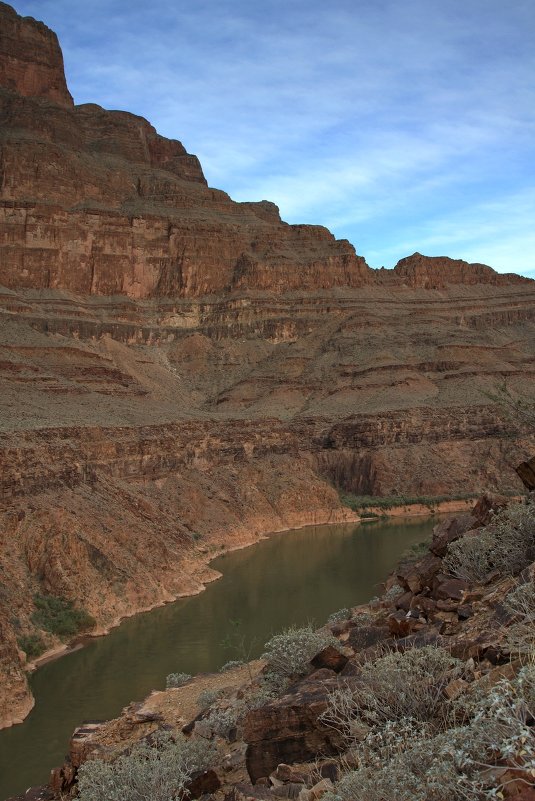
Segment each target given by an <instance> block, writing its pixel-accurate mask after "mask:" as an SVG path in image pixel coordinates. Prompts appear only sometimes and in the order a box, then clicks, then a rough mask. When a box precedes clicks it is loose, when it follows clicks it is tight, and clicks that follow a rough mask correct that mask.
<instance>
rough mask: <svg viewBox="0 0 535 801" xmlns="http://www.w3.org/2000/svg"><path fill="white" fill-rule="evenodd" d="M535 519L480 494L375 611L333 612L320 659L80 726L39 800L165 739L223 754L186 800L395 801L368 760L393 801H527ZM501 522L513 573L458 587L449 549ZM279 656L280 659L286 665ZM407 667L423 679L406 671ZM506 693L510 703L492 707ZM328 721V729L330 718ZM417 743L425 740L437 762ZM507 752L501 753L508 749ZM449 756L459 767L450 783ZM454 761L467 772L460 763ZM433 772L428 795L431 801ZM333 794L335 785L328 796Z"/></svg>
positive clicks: (410, 563)
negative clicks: (509, 537) (92, 766)
mask: <svg viewBox="0 0 535 801" xmlns="http://www.w3.org/2000/svg"><path fill="white" fill-rule="evenodd" d="M504 507H505V509H504ZM513 510H514V511H513ZM534 519H535V518H534V506H533V503H532V504H531V506H529V505H528V506H523V507H522V506H521V505H516V507H513V506H512V505H509V507H507V500H506V499H504V498H497V497H494V498H489V497H488V496H485V497H483V498H482V499H480V501H479V502H478V504H477V505H476V506H475V508H474V509H473V511H472V512H471V513H470V514H466V515H464V516H462V517H459V518H454V519H448V520H445V521H443V522H442V523H440V524H438V525H437V526H436V527H435V529H434V534H433V538H432V541H431V542H430V543H429V547H428V548H426V549H424V550H423V552H422V554H421V555H420V556H412V557H409V558H407V559H406V560H405V561H403V562H402V563H401V564H400V565H399V566H398V567H397V569H396V570H395V572H394V573H393V574H392V576H390V578H389V579H388V581H387V583H386V591H385V593H384V594H383V595H382V597H381V598H378V599H375V600H374V601H372V602H370V604H369V605H366V606H363V607H358V608H355V609H353V610H351V611H349V610H344V611H343V612H342V611H341V613H340V615H339V619H338V620H337V621H331V622H330V624H328V626H327V627H326V628H325V629H324V630H323V634H322V635H321V636H320V635H319V633H318V634H316V637H317V639H318V642H319V641H320V640H323V644H322V645H316V646H315V647H314V644H313V643H312V637H309V638H310V640H311V643H310V651H309V656H310V654H312V658H310V660H309V658H308V657H307V656H306V655H305V654H306V650H305V649H304V650H303V653H302V656H301V663H300V667H299V670H298V669H296V668H295V669H294V672H293V673H292V670H291V669H289V665H290V664H293V662H291V660H295V653H294V651H292V649H291V648H290V646H289V645H287V646H286V651H283V652H281V654H279V652H278V651H277V654H278V656H277V659H276V660H273V656H271V657H270V653H271V654H272V655H273V653H274V651H273V650H272V649H271V651H270V649H269V647H268V655H267V665H266V661H265V660H264V661H263V662H262V661H260V662H256V663H252V665H251V666H250V669H249V670H247V669H246V668H245V667H241V668H236V669H234V670H232V671H231V672H228V673H227V672H224V671H223V672H221V673H220V674H215V675H202V676H199V677H197V678H195V679H194V680H192V681H189V682H187V683H186V685H185V686H183V687H181V688H179V689H168V690H167V691H165V692H153V693H152V694H151V695H150V696H149V697H148V698H146V699H145V700H144V701H143V702H140V703H132V704H130V705H129V706H128V707H127V708H126V709H125V710H124V711H123V714H122V715H121V717H119V718H118V719H116V720H112V721H109V722H106V723H100V724H92V725H86V726H82V727H80V728H79V729H77V730H76V731H75V733H74V736H73V738H72V740H71V744H70V753H69V756H68V758H67V760H66V762H65V764H64V765H63V766H62V767H60V768H58V769H57V770H55V771H53V772H52V781H51V788H49V789H48V792H49V793H50V796H49V797H64V796H65V794H67V795H69V794H72V792H73V788H75V787H76V785H75V781H76V778H77V775H78V770H79V768H80V767H81V766H83V765H84V763H85V762H86V761H87V760H88V759H95V758H96V759H104V760H114V759H116V758H117V756H118V755H119V754H121V753H130V749H132V747H134V750H135V744H136V743H139V742H148V743H154V742H155V740H154V736H155V734H156V733H157V732H158V731H162V730H166V731H170V732H171V733H172V734H173V735H174V736H175V737H177V736H180V733H181V732H183V733H185V734H186V735H187V736H188V737H192V738H193V739H194V740H195V739H198V740H200V741H201V742H206V741H207V740H208V741H212V742H213V743H215V744H216V746H217V751H216V753H215V754H214V755H212V761H211V770H210V771H208V772H207V773H206V774H205V775H204V776H203V778H202V781H201V777H198V778H197V779H196V782H197V783H196V784H195V786H192V797H194V798H196V797H202V798H205V799H210V801H223V800H224V801H269V799H273V800H274V799H277V798H279V799H280V798H298V799H299V801H317V799H319V798H321V797H322V796H323V795H325V798H329V801H331V799H332V798H333V797H340V798H342V799H344V800H345V801H349V799H351V800H352V799H357V798H358V799H361V798H369V797H372V798H373V799H375V798H391V797H394V796H393V795H381V791H380V790H377V792H376V793H375V794H372V795H371V796H370V795H369V794H368V792H369V790H368V792H366V789H365V784H364V783H365V781H366V778H367V776H366V770H365V766H366V763H367V761H369V760H371V761H372V764H371V767H372V770H371V774H370V775H371V778H372V780H373V782H377V783H379V782H386V783H390V785H391V789H392V787H396V786H397V790H398V791H400V792H401V791H403V793H404V794H403V798H412V797H414V796H411V792H410V790H409V789H406V788H405V786H404V783H403V782H407V783H410V784H411V786H412V787H411V789H413V790H414V788H415V787H417V786H418V782H419V781H421V782H423V784H424V786H425V788H426V790H427V791H428V794H426V795H425V798H426V799H427V798H431V797H433V798H435V797H438V798H444V799H446V798H452V799H453V801H457V800H458V799H461V798H491V797H493V796H492V793H491V792H490V791H491V789H492V788H494V792H498V793H499V795H498V797H501V798H511V799H515V801H533V800H534V799H535V779H534V774H533V770H532V768H531V766H532V765H533V761H534V760H535V728H534V726H535V722H534V719H533V712H534V711H535V710H534V707H533V701H534V698H535V696H534V694H533V690H534V684H533V682H534V679H535V671H534V666H533V660H532V656H533V654H532V650H533V614H534V612H535V607H534V606H533V603H534V599H535V595H534V580H535V563H531V564H529V561H530V559H531V558H532V557H533V544H534V532H533V523H534ZM496 520H504V521H507V526H508V527H510V526H511V525H515V524H516V525H517V526H518V527H519V528H518V532H517V537H518V539H521V538H522V537H523V542H524V547H526V549H527V550H526V552H525V553H524V555H523V556H524V558H523V560H522V561H521V562H519V563H518V565H517V569H516V571H515V570H513V571H510V570H509V569H506V570H503V571H500V570H494V571H492V572H491V573H489V574H488V575H484V576H483V575H481V577H480V579H479V580H478V581H475V580H474V579H469V578H468V577H466V578H459V577H458V576H457V577H456V576H452V575H451V572H450V571H451V564H450V563H449V562H448V561H447V558H446V560H445V559H444V557H447V556H450V555H451V546H452V545H453V544H454V543H457V545H460V547H461V550H462V548H463V543H464V542H466V541H467V540H469V539H471V538H478V539H479V538H482V540H483V541H484V538H485V537H488V536H492V534H491V533H490V532H491V531H492V526H493V521H494V524H495V523H496ZM526 523H527V524H528V528H527V529H526V528H525V527H524V528H523V526H525V524H526ZM498 525H500V524H498ZM529 526H531V533H529ZM521 531H522V532H523V534H521V533H520V532H521ZM454 547H455V546H454ZM484 550H485V546H483V547H482V548H481V554H480V555H481V556H482V554H483V553H484ZM515 572H516V575H514V573H515ZM520 598H522V599H523V600H522V602H521V603H520V604H519V599H520ZM310 635H312V632H310ZM327 635H329V636H330V639H329V637H328V636H327ZM333 635H334V636H333ZM327 642H328V643H329V644H326V643H327ZM318 648H321V650H320V651H318ZM284 653H285V655H286V662H285V661H284V660H283V661H282V662H280V658H281V657H282V656H283V654H284ZM529 654H531V661H530V657H529ZM270 660H271V661H270ZM295 664H297V662H296V663H295ZM411 665H412V666H413V667H415V666H418V670H417V671H415V673H413V674H411V673H410V672H409V671H410V667H411ZM433 665H435V667H433ZM384 671H386V672H384ZM280 674H282V675H280ZM277 677H278V678H277ZM519 677H520V678H521V680H522V681H523V682H524V683H523V684H522V683H518V680H519ZM282 679H283V681H282V684H281V686H280V687H279V686H278V684H277V682H278V683H279V684H280V682H281V680H282ZM385 679H386V680H387V681H388V682H389V683H388V684H387V685H384V681H385ZM429 681H431V682H432V692H429V690H430V688H429V686H428V682H429ZM276 685H277V687H278V688H277V689H275V686H276ZM261 688H264V695H266V691H267V690H268V689H269V692H267V697H264V696H262V689H261ZM206 690H209V691H211V692H212V698H211V703H210V704H208V705H207V704H204V706H203V703H202V699H203V696H202V695H201V693H203V692H204V695H205V696H206ZM369 690H372V691H373V692H374V693H376V694H377V695H376V696H375V698H376V699H379V698H380V699H381V701H380V706H379V707H377V708H375V707H374V705H373V700H372V699H373V697H374V696H373V695H372V696H370V695H366V692H368V691H369ZM217 693H219V696H218V695H217ZM333 693H334V694H338V696H337V697H338V698H341V697H343V698H345V699H346V705H345V706H344V705H342V704H333V702H332V700H331V699H332V698H333V697H334V696H333V695H332V694H333ZM340 693H341V694H342V695H341V696H340ZM351 693H355V699H361V703H360V705H359V704H358V703H357V702H356V700H355V701H354V702H353V705H351V703H348V700H347V699H348V696H349V695H350V694H351ZM489 694H490V695H489ZM500 694H501V696H503V697H505V699H506V702H505V704H503V703H502V704H501V705H500V703H499V698H500V697H501V696H500ZM487 696H488V697H489V698H490V700H491V705H490V708H488V709H487V706H486V704H487V701H485V698H486V697H487ZM363 698H366V699H367V704H368V706H366V705H365V704H364V703H363V702H362V699H363ZM328 709H329V710H330V713H329V714H330V717H329V716H327V717H326V716H325V713H326V712H327V710H328ZM411 715H412V718H413V719H412V723H411V721H410V720H409V717H410V716H411ZM383 716H384V719H383ZM407 726H409V729H408V730H407ZM520 729H521V731H520ZM424 731H425V732H426V734H424ZM441 731H445V736H446V740H447V742H448V743H449V744H450V746H449V748H447V749H446V751H445V752H440V744H441ZM388 735H390V737H392V740H391V741H390V742H389V741H388V739H387V737H388ZM442 736H443V735H442ZM381 737H383V738H385V739H383V740H381ZM396 737H397V739H395V738H396ZM426 737H427V739H429V740H431V741H432V742H433V745H432V747H431V755H429V753H428V751H429V748H427V750H426V745H425V743H424V740H425V738H426ZM515 737H516V738H517V739H516V740H515ZM422 738H423V739H422ZM433 738H434V739H433ZM470 738H472V739H473V740H478V741H479V743H478V745H477V746H476V751H475V756H474V754H472V756H470V748H471V747H473V743H472V742H471V741H470ZM502 741H503V744H504V745H505V741H507V747H506V748H502ZM400 743H402V748H401V751H399V747H400ZM453 743H455V747H456V748H457V749H458V754H457V759H458V761H457V762H454V763H453V764H454V769H453V770H454V776H453V781H452V776H451V770H452V764H451V763H452V754H451V744H453ZM461 749H464V752H465V761H460V754H461ZM411 750H414V751H415V752H416V756H417V760H416V766H414V765H412V767H411V763H410V761H409V763H408V765H406V764H405V763H404V762H403V761H401V762H399V761H398V762H397V763H396V759H399V757H397V754H399V753H401V755H402V760H403V759H405V758H407V756H408V755H410V752H411ZM374 759H377V760H378V761H377V764H375V762H374ZM433 760H434V761H433ZM394 764H396V766H397V767H396V769H394ZM403 767H404V769H405V771H406V773H405V775H403V774H402V773H401V770H402V769H403ZM434 767H435V768H436V769H438V774H437V780H438V788H437V787H435V792H434V793H432V792H431V791H430V787H429V782H430V781H431V776H432V772H433V768H434ZM355 769H357V770H359V769H360V772H359V774H357V777H358V781H357V782H356V783H355V786H354V788H353V792H352V793H349V794H348V792H347V790H346V789H343V788H344V781H342V782H340V779H341V778H342V777H343V776H344V775H345V774H347V773H348V771H349V772H351V771H352V770H355ZM395 770H397V771H398V773H396V772H395ZM345 781H347V779H346V780H345ZM339 782H340V783H339ZM333 783H334V785H337V784H338V787H337V789H336V793H337V795H335V796H333V795H331V793H333V792H334V790H333ZM448 788H449V789H448ZM437 790H438V791H437ZM449 793H450V794H449ZM41 797H42V796H41ZM417 797H418V798H423V797H424V796H423V795H422V794H419V795H418V796H417Z"/></svg>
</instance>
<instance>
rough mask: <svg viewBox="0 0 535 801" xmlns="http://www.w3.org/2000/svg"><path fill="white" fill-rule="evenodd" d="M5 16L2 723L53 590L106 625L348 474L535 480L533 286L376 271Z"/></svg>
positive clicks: (0, 127) (420, 262)
mask: <svg viewBox="0 0 535 801" xmlns="http://www.w3.org/2000/svg"><path fill="white" fill-rule="evenodd" d="M0 23H1V24H0V174H1V176H2V180H1V185H0V284H1V285H2V288H1V290H0V335H1V336H0V425H1V433H0V468H1V469H0V543H1V546H2V547H1V549H0V554H1V557H0V569H2V570H3V573H2V575H1V579H2V581H1V586H2V592H3V594H0V621H2V622H1V625H2V626H4V629H5V630H4V634H3V637H2V642H3V644H4V645H3V647H2V650H1V653H0V688H9V695H8V696H6V698H4V697H2V699H1V704H3V706H0V725H2V724H4V723H6V722H11V721H13V720H14V719H18V718H20V717H21V716H22V715H23V714H25V713H26V712H27V711H28V709H29V707H30V705H31V697H30V695H29V692H28V690H27V688H26V685H25V679H24V675H23V671H22V667H23V664H24V655H23V654H22V652H20V651H19V650H18V648H17V643H16V637H15V626H16V627H17V632H18V634H17V636H19V633H20V632H22V633H23V634H27V633H30V632H31V631H32V629H33V624H32V622H31V613H32V603H31V598H32V596H33V595H34V593H36V592H50V593H52V594H55V595H60V596H62V597H67V598H69V599H71V600H72V601H74V602H77V603H79V604H81V605H84V606H86V607H87V609H88V611H89V612H91V614H93V615H94V617H95V618H96V619H97V621H98V625H99V626H101V627H104V626H107V625H109V624H110V623H111V622H113V621H114V620H115V619H116V618H118V617H120V616H122V615H125V614H128V613H131V612H133V611H135V610H139V609H141V608H145V607H147V606H151V605H153V604H155V603H160V602H163V601H166V600H169V599H170V598H172V597H175V596H176V595H177V594H179V593H184V592H192V591H196V590H198V589H199V587H200V586H201V585H202V581H203V578H205V577H206V575H207V574H206V571H205V570H203V568H202V563H203V561H205V560H206V558H207V557H206V556H205V555H204V554H203V553H202V552H201V549H200V546H199V545H198V544H196V541H195V540H194V537H193V534H195V535H200V536H201V542H202V544H203V547H206V549H207V550H206V552H208V548H209V547H218V548H219V547H221V546H226V545H229V544H240V543H244V542H246V541H247V542H251V541H253V540H254V539H255V538H256V537H258V536H259V535H260V534H261V533H264V532H266V531H272V530H275V529H283V528H288V527H292V526H298V525H303V524H306V523H324V522H336V521H341V520H347V519H351V518H352V517H353V515H352V513H351V512H350V511H349V510H348V509H347V508H343V507H342V505H341V502H340V498H339V496H338V492H337V490H336V489H335V488H334V487H336V488H339V489H340V490H343V491H344V492H353V493H356V494H362V495H379V496H380V495H396V494H399V493H404V494H406V495H444V494H446V495H447V494H450V495H456V494H459V493H462V492H478V491H480V490H481V489H482V488H483V487H488V488H490V489H492V490H515V489H518V487H519V486H520V482H519V481H518V479H516V477H515V476H514V475H512V474H511V473H510V471H509V470H508V464H509V463H510V451H511V448H516V449H517V450H520V451H521V452H522V453H523V454H524V456H523V458H526V459H527V458H528V457H529V456H530V455H531V450H530V448H531V443H532V441H533V436H532V432H530V431H529V430H526V428H525V427H522V425H520V424H519V423H517V422H515V421H511V420H510V419H509V418H508V417H507V415H506V414H504V413H502V411H501V410H500V409H499V408H497V407H496V406H495V405H494V404H493V403H491V402H489V399H488V397H487V395H486V394H485V393H486V392H488V388H489V386H492V385H493V383H495V382H503V381H504V380H507V381H508V384H509V386H510V387H511V388H512V389H514V388H515V386H516V387H521V389H522V391H525V390H526V387H527V385H531V386H533V378H534V375H535V374H534V372H533V352H534V351H535V326H534V323H535V290H534V284H533V282H529V281H527V279H526V280H525V281H523V283H522V285H521V286H520V285H519V281H520V280H521V279H518V278H517V277H512V278H511V277H509V278H507V277H503V276H500V277H498V276H497V274H496V273H494V271H492V270H491V269H490V268H487V267H484V266H481V265H476V266H475V267H473V266H470V265H466V264H465V263H464V262H462V263H458V262H453V261H451V260H448V259H439V260H438V261H437V260H436V259H426V258H425V257H423V256H420V255H418V256H417V257H416V256H413V257H410V258H409V260H406V261H405V262H404V263H403V262H402V263H401V264H400V265H398V267H397V268H396V269H395V270H393V271H378V272H375V271H373V270H370V269H369V267H368V266H367V264H366V262H365V261H364V259H363V258H362V257H360V256H357V255H356V253H355V250H354V248H353V246H352V245H351V244H350V243H348V242H346V241H337V240H335V238H334V237H333V236H332V234H330V233H329V231H327V229H325V228H323V227H321V226H300V225H287V224H286V223H284V222H283V221H281V219H280V216H279V211H278V209H277V207H276V206H275V205H274V204H273V203H270V202H269V201H261V202H259V203H234V202H233V201H232V200H231V199H230V198H229V197H228V195H227V194H225V193H224V192H222V191H220V190H216V189H212V188H209V187H208V186H207V185H206V181H205V178H204V175H203V173H202V169H201V166H200V164H199V162H198V160H197V159H196V157H195V156H192V155H191V154H188V153H187V152H186V150H185V149H184V147H183V146H182V145H181V143H180V142H178V141H175V140H169V139H165V138H164V137H161V136H159V135H158V133H157V132H156V131H155V130H154V128H153V127H152V126H151V125H150V123H149V122H147V121H146V120H144V119H142V118H141V117H138V116H136V115H133V114H130V113H127V112H115V111H114V112H110V111H107V110H105V109H102V108H100V107H99V106H96V105H92V104H87V105H83V106H73V104H72V100H71V98H70V95H69V94H68V91H67V89H66V86H65V80H64V77H63V68H62V59H61V52H60V50H59V46H58V44H57V40H56V38H55V36H54V34H52V33H51V32H50V31H49V30H48V29H47V28H46V26H44V25H42V23H37V22H35V21H34V20H31V19H23V18H20V17H18V16H17V14H16V13H15V12H14V11H13V9H11V8H10V7H9V6H6V5H5V4H1V3H0ZM522 280H523V279H522ZM434 287H439V288H440V291H437V289H435V288H434ZM515 482H516V483H515ZM409 605H410V602H409ZM1 692H2V690H0V693H1Z"/></svg>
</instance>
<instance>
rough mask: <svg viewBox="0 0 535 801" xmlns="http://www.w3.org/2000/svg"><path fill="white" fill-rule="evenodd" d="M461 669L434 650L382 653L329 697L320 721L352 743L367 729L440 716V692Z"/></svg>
mask: <svg viewBox="0 0 535 801" xmlns="http://www.w3.org/2000/svg"><path fill="white" fill-rule="evenodd" d="M460 666H461V662H460V661H459V660H458V659H454V658H453V657H452V656H451V655H450V654H449V653H448V652H447V651H445V650H443V649H442V648H436V647H434V646H425V647H424V648H413V649H411V650H409V651H405V652H399V651H393V652H390V653H387V654H385V655H384V656H381V657H379V659H376V660H374V661H373V662H366V663H365V664H364V665H362V666H361V669H360V674H359V677H358V680H357V681H355V682H354V683H352V684H351V685H350V684H348V683H345V684H340V686H339V687H338V688H337V689H336V690H334V691H333V692H332V693H330V695H329V698H328V703H327V709H326V711H325V712H324V713H323V714H322V716H321V717H322V721H323V722H324V723H325V724H326V725H328V726H330V727H331V728H334V729H336V730H338V731H339V732H340V733H341V734H342V735H343V736H344V737H345V738H346V740H347V741H348V742H349V743H351V742H352V741H353V740H354V739H359V738H360V735H361V733H362V730H363V729H364V730H366V727H368V726H375V725H377V724H379V723H385V722H386V721H395V720H401V719H404V718H408V719H414V720H418V721H431V720H433V719H436V718H439V717H441V716H442V712H443V710H444V708H445V698H444V695H443V689H444V687H445V685H446V684H447V683H448V682H449V681H450V680H451V678H452V677H453V676H454V675H456V673H457V672H458V671H459V670H460Z"/></svg>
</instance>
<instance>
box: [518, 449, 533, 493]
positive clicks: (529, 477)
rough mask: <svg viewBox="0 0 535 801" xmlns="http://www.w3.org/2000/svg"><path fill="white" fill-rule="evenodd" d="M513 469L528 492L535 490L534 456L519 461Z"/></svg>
mask: <svg viewBox="0 0 535 801" xmlns="http://www.w3.org/2000/svg"><path fill="white" fill-rule="evenodd" d="M515 471H516V473H517V475H518V476H519V478H520V480H521V481H522V483H523V485H524V486H525V487H526V489H528V490H529V491H530V492H532V491H533V490H535V456H532V457H531V459H528V460H527V462H521V464H519V465H518V467H515Z"/></svg>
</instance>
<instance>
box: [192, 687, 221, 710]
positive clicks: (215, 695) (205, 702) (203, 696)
mask: <svg viewBox="0 0 535 801" xmlns="http://www.w3.org/2000/svg"><path fill="white" fill-rule="evenodd" d="M224 694H225V693H224V690H203V691H202V693H199V697H198V698H197V704H198V705H199V706H200V707H201V709H208V707H209V706H212V704H215V702H216V701H219V699H220V698H222V697H223V695H224Z"/></svg>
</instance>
